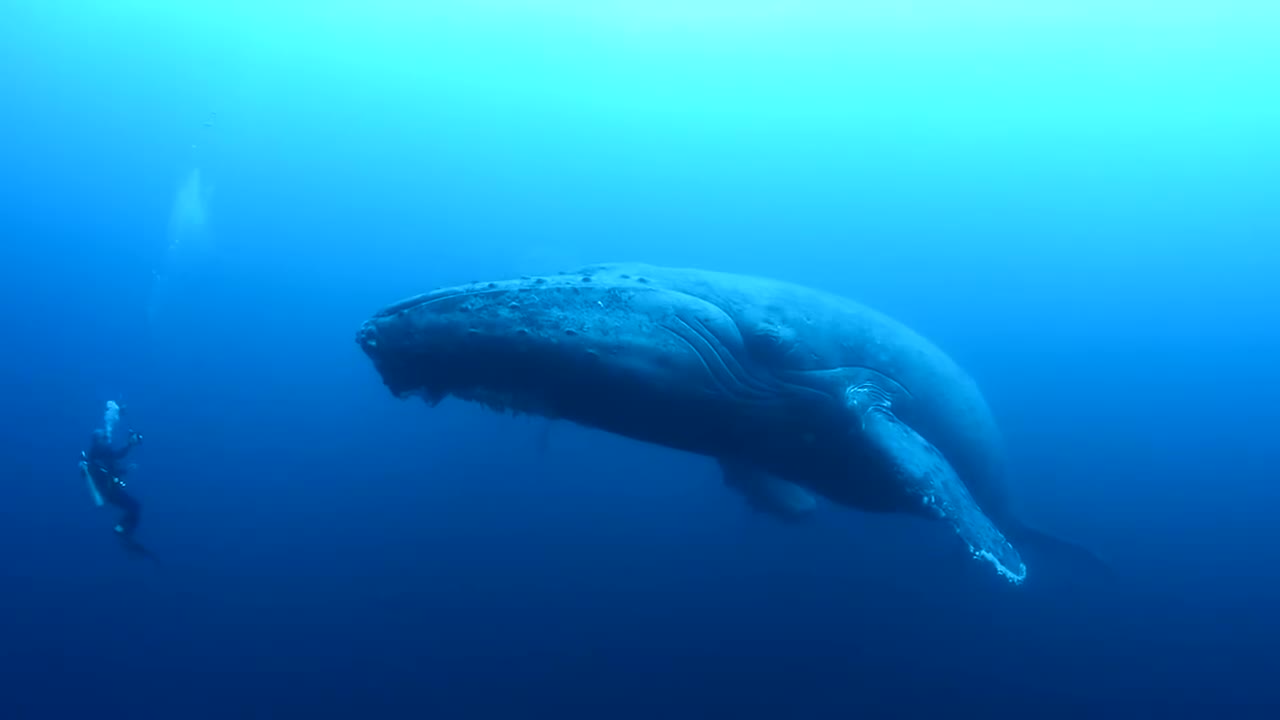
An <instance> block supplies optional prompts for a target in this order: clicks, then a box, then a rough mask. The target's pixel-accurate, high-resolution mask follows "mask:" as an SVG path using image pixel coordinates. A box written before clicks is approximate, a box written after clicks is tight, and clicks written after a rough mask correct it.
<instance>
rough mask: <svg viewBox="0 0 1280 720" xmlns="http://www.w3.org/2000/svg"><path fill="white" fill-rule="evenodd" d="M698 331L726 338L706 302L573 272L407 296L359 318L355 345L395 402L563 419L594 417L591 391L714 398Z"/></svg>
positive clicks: (639, 281) (643, 281)
mask: <svg viewBox="0 0 1280 720" xmlns="http://www.w3.org/2000/svg"><path fill="white" fill-rule="evenodd" d="M680 317H684V318H697V319H696V320H690V322H693V323H694V325H696V326H697V327H699V328H701V330H695V329H693V328H692V327H691V326H689V325H687V324H685V322H684V321H683V320H680V319H679V318H680ZM710 318H714V319H710ZM704 322H706V323H719V324H718V325H717V327H720V328H721V329H722V330H723V331H724V332H725V333H727V334H729V335H732V334H733V332H732V330H724V328H726V327H727V326H728V325H731V324H732V321H731V320H729V319H728V318H727V316H724V315H723V313H722V312H721V311H720V310H719V309H718V308H716V307H715V306H714V305H712V304H710V303H708V302H707V301H704V300H699V299H697V298H695V297H691V296H689V295H686V294H684V293H680V292H677V291H673V290H670V289H666V288H664V287H662V286H660V285H659V284H657V283H650V282H649V281H648V280H647V278H644V277H640V276H633V275H629V274H623V273H613V274H600V275H594V274H592V273H588V272H582V273H577V274H569V275H560V276H548V277H532V278H522V279H517V280H503V281H495V282H481V283H472V284H469V285H463V286H458V287H452V288H444V289H440V290H435V291H433V292H429V293H425V294H422V295H417V296H414V297H411V298H407V299H405V300H401V301H399V302H397V303H394V304H392V305H390V306H388V307H387V308H385V309H383V310H381V311H379V312H378V313H376V314H375V315H374V316H373V317H372V318H371V319H370V320H368V321H367V322H366V323H365V324H364V326H363V327H362V328H361V329H360V331H359V332H358V333H357V342H358V344H359V345H360V347H361V349H362V350H363V351H364V352H365V354H366V355H368V356H369V358H370V359H371V360H372V361H373V363H374V365H375V368H376V369H377V370H378V372H379V374H380V375H381V376H382V380H383V383H384V384H385V385H386V386H387V387H388V388H389V389H390V390H391V391H392V393H393V394H395V395H396V396H398V397H405V396H421V397H423V398H425V399H426V400H427V401H428V402H431V403H433V404H434V403H436V402H439V401H440V400H441V399H443V398H444V397H446V396H455V397H459V398H462V399H465V400H471V401H476V402H480V403H482V404H485V405H489V406H491V407H498V408H499V409H514V410H525V411H528V412H535V413H537V414H542V415H552V416H558V417H568V416H569V414H570V412H569V411H568V410H566V409H565V407H564V406H565V405H566V404H569V405H572V404H574V403H577V407H578V409H579V410H581V411H583V412H595V411H596V410H595V409H594V408H590V407H587V406H588V405H590V404H591V403H592V402H595V403H602V402H604V401H603V400H600V399H598V398H597V399H594V400H591V399H587V398H585V397H584V396H585V395H586V394H591V393H594V394H596V395H597V396H601V397H603V396H608V397H626V396H629V394H638V395H645V394H647V395H649V396H653V395H669V396H671V397H672V398H675V397H676V396H677V395H680V394H687V393H690V392H692V393H704V394H705V393H713V392H714V383H715V382H716V379H715V378H710V377H709V376H708V367H707V360H708V358H707V357H704V355H708V354H714V353H715V352H716V351H717V350H716V347H719V346H718V345H716V343H718V342H719V341H718V340H717V339H716V336H715V333H713V332H712V331H710V330H708V329H707V328H706V327H704V326H703V324H702V323H704ZM698 332H701V333H704V335H705V337H703V336H698V335H697V334H696V333H698ZM722 336H723V335H722ZM716 364H717V363H715V361H714V360H712V365H716ZM721 374H723V372H722V373H721ZM720 380H723V378H721V379H720Z"/></svg>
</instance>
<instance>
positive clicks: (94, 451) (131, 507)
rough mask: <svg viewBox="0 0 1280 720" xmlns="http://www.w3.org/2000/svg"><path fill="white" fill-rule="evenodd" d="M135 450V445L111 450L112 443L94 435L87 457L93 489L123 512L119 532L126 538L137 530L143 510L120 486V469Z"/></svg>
mask: <svg viewBox="0 0 1280 720" xmlns="http://www.w3.org/2000/svg"><path fill="white" fill-rule="evenodd" d="M132 449H133V443H132V442H130V444H128V445H125V446H124V447H122V448H120V449H119V450H116V449H114V448H112V447H111V443H109V442H107V439H106V437H100V436H97V435H95V436H94V439H93V443H92V444H91V445H90V446H89V451H88V452H87V453H85V460H86V461H87V462H88V466H89V477H90V478H91V479H92V480H93V486H94V487H95V488H97V490H98V494H99V495H101V496H102V499H103V500H105V501H106V502H109V503H111V504H112V505H115V506H116V507H118V508H120V509H121V510H122V511H123V514H122V515H121V516H120V524H119V525H117V526H116V531H117V532H119V533H120V534H121V535H122V536H124V537H125V538H129V537H132V535H133V530H134V528H136V527H138V514H139V513H140V512H141V510H142V505H141V503H139V502H138V501H137V500H136V499H135V498H134V497H133V496H132V495H130V494H129V493H127V492H125V491H124V485H123V483H121V482H120V476H121V475H123V474H124V471H123V469H121V468H120V467H119V466H118V465H117V463H118V462H119V461H120V460H122V459H124V456H125V455H128V454H129V451H130V450H132Z"/></svg>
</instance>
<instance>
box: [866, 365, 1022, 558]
mask: <svg viewBox="0 0 1280 720" xmlns="http://www.w3.org/2000/svg"><path fill="white" fill-rule="evenodd" d="M845 399H846V401H847V403H848V405H849V407H850V408H851V409H852V410H853V411H854V412H855V414H856V416H857V417H858V419H859V420H860V421H861V430H862V433H863V435H864V437H865V438H866V439H867V440H868V441H869V442H870V443H871V445H872V446H873V447H874V448H876V449H877V450H878V451H879V452H880V453H882V454H883V456H884V457H883V459H884V460H885V462H886V464H887V465H888V467H890V468H892V470H893V471H894V473H895V474H896V475H897V478H898V480H899V482H901V483H902V487H903V489H904V490H906V491H907V493H908V494H910V495H912V496H913V497H916V498H918V499H919V500H920V502H921V504H922V505H923V506H924V507H925V509H926V510H927V511H928V512H929V513H930V514H932V515H934V516H935V517H937V518H939V519H941V520H943V521H945V522H947V523H949V524H950V525H951V527H952V528H953V529H954V530H955V531H956V534H957V535H959V536H960V538H961V539H962V540H964V541H965V543H967V544H968V546H969V550H970V551H971V552H973V554H974V556H975V557H977V558H979V559H981V560H985V561H987V562H989V563H991V564H992V565H994V566H995V568H996V570H997V571H998V572H999V573H1000V574H1001V575H1003V576H1004V577H1006V578H1008V579H1009V580H1010V581H1012V582H1014V583H1021V582H1022V581H1023V580H1024V579H1025V578H1026V576H1027V568H1026V565H1024V564H1023V562H1022V558H1021V557H1020V556H1019V555H1018V551H1017V550H1015V549H1014V547H1013V545H1011V544H1010V543H1009V541H1008V540H1006V539H1005V536H1004V535H1003V534H1002V533H1001V532H1000V531H999V530H998V529H997V528H996V526H995V524H994V523H992V522H991V519H990V518H988V517H987V516H986V514H985V513H983V512H982V508H980V507H978V503H977V501H975V500H974V499H973V496H972V495H970V494H969V489H968V488H967V487H965V485H964V482H963V481H962V480H961V479H960V476H959V475H957V474H956V471H955V469H954V468H952V467H951V463H949V462H947V459H946V458H945V457H943V455H942V452H941V451H939V450H938V449H937V448H936V447H934V446H933V444H932V443H930V442H929V441H928V440H925V439H924V438H923V437H922V436H921V435H920V433H917V432H916V431H915V430H914V429H912V428H911V426H909V425H907V424H906V423H904V422H902V421H901V420H899V419H898V417H897V416H896V415H894V414H893V412H892V410H891V408H890V402H889V397H888V395H887V394H886V393H885V392H884V391H882V390H880V389H879V388H877V387H876V386H874V385H871V384H869V383H868V384H863V385H859V386H857V387H853V388H850V389H849V390H848V391H847V392H846V396H845Z"/></svg>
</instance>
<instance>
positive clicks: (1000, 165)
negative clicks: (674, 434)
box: [0, 0, 1280, 718]
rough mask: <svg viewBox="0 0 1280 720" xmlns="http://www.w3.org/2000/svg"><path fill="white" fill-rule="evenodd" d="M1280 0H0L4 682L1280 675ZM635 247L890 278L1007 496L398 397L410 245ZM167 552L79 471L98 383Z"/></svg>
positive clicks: (210, 689)
mask: <svg viewBox="0 0 1280 720" xmlns="http://www.w3.org/2000/svg"><path fill="white" fill-rule="evenodd" d="M1278 32H1280V12H1277V11H1276V10H1275V9H1274V8H1273V7H1272V6H1270V5H1268V4H1267V3H1262V2H1257V3H1246V2H1230V1H1228V2H1218V3H1208V2H1204V3H1196V2H1164V3H1156V2H1138V1H1136V0H1125V1H1120V2H1109V3H1102V2H1088V1H1077V2H1070V3H1069V2H1057V1H1053V2H1044V3H1018V2H1011V1H1009V0H984V1H981V2H979V1H976V0H970V1H966V2H943V1H942V0H922V1H921V2H915V3H901V2H887V1H879V0H876V1H873V2H857V3H854V2H817V1H816V0H795V1H793V2H786V3H782V2H762V1H755V2H753V1H752V0H746V1H740V2H733V3H730V2H723V1H717V2H706V1H702V0H686V1H685V2H669V1H668V0H649V1H647V2H636V1H627V2H618V1H614V2H610V1H608V0H605V1H601V2H585V1H580V2H571V1H569V0H548V1H547V2H541V3H538V2H531V1H530V2H518V1H517V0H491V1H489V2H472V3H461V2H457V3H448V2H440V3H433V4H429V3H410V2H392V1H391V0H369V1H367V2H354V1H350V0H348V1H343V2H338V1H330V2H306V3H302V2H292V1H285V0H279V1H276V2H270V3H266V2H261V3H260V2H241V1H236V0H227V1H224V2H209V1H207V0H190V1H189V2H184V3H159V2H147V1H144V0H120V1H117V2H90V1H89V0H82V1H80V2H75V1H74V0H51V1H50V2H34V1H30V0H11V1H10V2H9V3H7V4H5V5H4V6H3V7H2V8H0V68H3V72H0V102H2V103H3V105H2V106H0V107H3V110H4V112H3V113H0V178H2V180H0V187H3V188H4V190H3V193H0V235H2V240H0V268H2V270H0V271H2V272H3V274H4V275H3V277H4V282H3V284H0V299H2V300H3V306H4V307H5V308H6V311H5V312H4V314H3V316H2V318H3V319H2V320H0V322H3V323H4V325H3V327H2V328H0V329H2V330H3V337H5V338H6V347H7V351H6V353H5V354H4V357H3V358H2V359H0V379H2V380H3V387H4V389H5V400H6V405H7V412H5V413H4V414H3V416H0V422H2V423H3V433H2V434H0V437H3V448H4V451H3V453H2V454H0V456H2V457H3V458H5V460H6V461H7V462H8V463H9V472H8V473H7V474H6V477H7V481H6V482H5V488H6V499H7V501H6V502H4V503H3V505H2V506H0V508H2V509H0V520H2V521H3V522H2V524H0V541H3V543H4V546H5V547H6V548H7V552H5V553H4V555H5V558H4V560H3V562H0V587H3V588H4V592H3V594H2V595H0V670H2V671H3V672H0V717H3V718H54V717H94V718H117V717H118V718H153V717H154V718H203V717H219V718H226V717H271V718H276V717H302V716H306V717H371V718H384V717H385V718H402V717H440V718H480V717H484V718H488V717H497V718H542V717H555V718H571V717H590V718H615V717H617V718H623V717H627V718H630V717H635V718H655V717H670V718H685V717H688V718H695V717H697V718H706V717H812V718H824V717H914V716H925V715H933V716H948V717H957V716H960V715H966V716H967V715H970V714H972V715H975V716H976V715H979V714H981V715H982V716H985V717H993V718H996V717H998V718H1003V717H1037V718H1040V717H1044V718H1051V717H1062V718H1074V717H1125V718H1134V717H1275V716H1276V715H1275V714H1276V713H1277V712H1278V711H1280V689H1277V684H1276V677H1277V670H1280V660H1278V657H1277V652H1276V647H1277V646H1278V645H1280V623H1277V621H1276V619H1275V617H1274V615H1275V608H1276V607H1278V606H1280V583H1277V580H1276V568H1277V567H1278V566H1280V532H1278V531H1277V530H1276V529H1275V526H1276V522H1275V513H1276V508H1277V506H1278V505H1280V483H1277V482H1276V480H1277V472H1276V466H1277V461H1280V450H1278V449H1277V447H1278V446H1277V444H1276V436H1277V431H1278V430H1280V383H1277V381H1276V373H1275V368H1276V367H1277V365H1278V364H1280V324H1278V323H1277V321H1276V316H1277V313H1276V310H1277V307H1278V304H1277V303H1278V302H1280V290H1278V289H1277V287H1278V286H1277V284H1276V281H1275V279H1274V278H1276V277H1278V276H1280V242H1278V241H1277V239H1278V238H1280V210H1277V203H1276V198H1277V197H1280V195H1278V192H1280V94H1277V93H1276V92H1275V91H1274V86H1275V78H1276V77H1277V76H1280V46H1277V45H1276V43H1275V42H1274V38H1275V37H1276V36H1277V33H1278ZM614 260H637V261H644V262H652V263H658V264H664V265H676V266H694V267H702V268H707V269H715V270H726V271H732V272H742V273H750V274H760V275H767V276H771V277H777V278H780V279H784V280H789V281H794V282H799V283H802V284H805V285H810V286H813V287H817V288H821V289H824V290H829V291H832V292H836V293H839V294H842V295H846V296H848V297H851V298H854V299H856V300H859V301H861V302H864V303H866V304H869V305H871V306H873V307H876V308H878V309H880V310H883V311H885V312H887V313H889V314H891V315H893V316H895V317H897V318H899V319H901V320H903V321H904V322H906V323H908V324H910V325H911V326H912V327H914V328H916V329H917V330H919V331H920V332H922V333H923V334H925V335H926V336H928V337H930V338H931V339H933V340H934V341H935V342H937V343H938V344H939V345H940V346H941V347H942V348H943V349H945V350H946V351H947V352H948V353H950V354H951V355H952V356H953V357H954V358H956V359H957V360H958V361H959V362H960V363H961V364H962V365H963V366H964V367H965V368H966V369H968V370H969V371H970V372H971V373H972V375H973V376H974V377H975V378H976V379H977V381H978V382H979V383H980V385H981V386H982V388H983V391H984V393H985V394H986V396H987V399H988V400H989V402H990V403H991V405H992V407H993V409H994V412H995V414H996V417H997V419H998V421H999V423H1000V425H1001V428H1002V430H1003V432H1004V435H1005V438H1006V443H1007V445H1008V448H1009V456H1010V463H1011V466H1012V468H1013V476H1014V491H1015V493H1016V494H1017V497H1018V500H1019V501H1020V504H1021V506H1022V508H1023V515H1024V516H1025V517H1027V518H1028V519H1029V520H1031V521H1033V522H1035V523H1036V524H1037V525H1039V526H1042V527H1044V528H1046V529H1048V530H1051V531H1053V532H1054V533H1056V534H1060V535H1062V536H1065V537H1070V538H1072V539H1073V540H1076V541H1079V542H1081V543H1083V544H1085V545H1087V546H1089V547H1090V548H1092V549H1094V550H1096V551H1097V552H1098V553H1099V554H1100V555H1102V556H1104V557H1106V558H1107V560H1108V561H1109V562H1110V563H1111V565H1112V566H1113V567H1114V568H1115V570H1116V573H1117V576H1118V578H1117V579H1115V580H1113V581H1104V580H1101V579H1099V578H1095V577H1086V576H1076V575H1074V574H1072V573H1070V572H1068V571H1066V570H1064V569H1062V568H1058V569H1049V570H1046V571H1045V572H1046V573H1047V574H1049V575H1050V576H1051V577H1052V581H1051V582H1049V583H1047V584H1044V585H1038V586H1033V585H1032V584H1030V583H1029V584H1028V585H1026V586H1023V587H1021V588H1015V587H1012V586H1009V585H1007V584H1005V583H1002V582H1001V581H1000V580H999V578H995V577H991V575H992V574H991V573H988V572H986V571H985V570H984V569H983V568H982V567H981V566H980V565H979V564H978V563H973V562H965V563H956V562H955V555H954V553H953V552H952V551H953V550H954V548H951V547H949V546H947V547H944V546H943V544H942V543H940V542H939V538H940V537H942V536H941V535H939V534H937V533H933V532H930V531H929V530H930V529H929V528H927V527H925V526H924V525H923V524H922V523H920V522H917V521H915V520H913V519H911V518H903V517H896V516H870V515H865V514H861V513H858V512H855V511H851V510H843V509H839V508H825V509H824V510H823V512H822V513H821V514H820V515H819V517H817V518H816V519H815V521H814V522H813V523H811V524H808V525H806V526H801V527H795V526H789V525H784V524H781V523H778V522H776V521H773V520H771V519H770V518H768V517H765V516H762V515H759V514H757V513H754V512H752V511H751V510H750V509H749V508H747V507H746V506H745V505H744V504H743V503H742V502H741V501H740V500H739V499H738V498H736V497H734V496H731V495H730V494H728V492H727V491H726V489H725V488H724V487H723V486H722V484H721V482H720V479H719V477H718V475H717V474H716V469H715V465H714V463H713V462H711V461H710V460H707V459H705V458H698V457H691V456H688V455H683V454H680V453H677V452H674V451H670V450H664V449H661V448H656V447H651V446H645V445H641V444H638V443H634V442H630V441H627V440H624V439H621V438H618V437H614V436H610V435H606V434H604V433H600V432H595V431H589V430H585V429H581V428H577V427H573V426H568V425H564V424H555V425H553V426H552V427H551V428H550V432H549V434H546V433H547V429H546V427H545V425H544V424H543V423H541V422H540V421H538V420H536V419H531V418H515V419H513V418H511V417H509V416H500V415H497V414H494V413H490V412H487V411H485V410H483V409H480V408H478V407H475V406H470V405H464V404H462V403H459V402H457V401H448V402H446V403H444V404H443V405H441V406H440V407H437V408H434V409H429V408H427V407H426V406H425V405H424V404H422V403H420V402H417V401H401V400H396V399H395V398H393V397H392V396H391V395H390V393H388V392H387V391H386V389H385V388H384V387H383V386H382V384H381V382H380V380H379V378H378V377H377V374H376V373H375V372H374V370H373V368H372V366H371V365H370V363H369V362H368V360H367V358H365V357H364V356H363V354H362V353H361V352H360V350H359V348H358V347H357V346H356V344H355V342H354V337H355V331H356V329H357V328H358V327H359V325H360V323H361V322H362V321H363V320H364V319H366V318H367V317H368V316H369V315H370V314H372V313H373V312H375V311H376V310H377V309H379V308H380V307H382V306H384V305H386V304H388V303H391V302H394V301H396V300H398V299H400V298H402V297H405V296H407V295H412V294H416V293H418V292H422V291H425V290H428V289H431V288H434V287H437V286H440V285H450V284H458V283H463V282H467V281H470V280H475V279H496V278H503V277H509V276H515V275H520V274H526V273H528V274H542V273H549V272H555V271H559V270H569V269H572V268H574V267H576V266H580V265H583V264H587V263H594V262H600V261H614ZM112 399H114V400H119V401H121V402H124V403H125V404H126V405H127V410H126V416H125V420H124V422H125V423H127V425H128V426H131V427H134V428H136V429H138V430H139V431H141V432H143V433H144V434H145V438H146V441H145V442H144V444H143V445H142V446H140V447H139V448H138V449H137V450H135V451H134V453H133V454H132V456H131V458H130V460H131V461H133V462H136V463H137V468H136V470H135V471H134V472H133V473H132V474H131V475H130V481H129V488H130V490H131V491H133V492H134V493H135V494H136V495H137V496H138V497H139V498H140V499H141V500H142V502H143V503H144V515H143V522H142V525H141V527H140V529H139V538H140V539H141V540H142V541H143V542H145V543H147V544H148V545H149V546H150V547H151V548H152V549H153V550H154V551H155V552H156V553H157V555H158V556H159V557H160V558H161V559H162V561H163V567H162V568H157V567H155V566H153V565H152V564H149V563H147V562H143V561H139V560H138V559H137V558H133V557H130V556H128V555H126V554H125V553H123V552H121V548H120V547H119V546H118V545H117V543H115V542H114V540H113V538H112V537H111V532H110V526H111V524H112V523H113V522H114V520H113V518H114V515H113V514H112V513H110V512H108V511H107V510H103V509H99V508H96V507H94V505H93V503H92V500H91V498H90V497H89V493H88V492H87V491H86V488H85V486H84V482H83V480H82V479H81V477H80V476H79V475H78V473H77V470H76V462H77V460H78V459H79V455H78V454H79V452H80V451H81V450H83V449H84V448H85V446H86V444H87V442H88V438H89V433H90V431H91V430H92V429H93V428H95V427H98V426H100V424H101V422H102V412H103V407H104V404H105V403H106V401H108V400H112Z"/></svg>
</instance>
